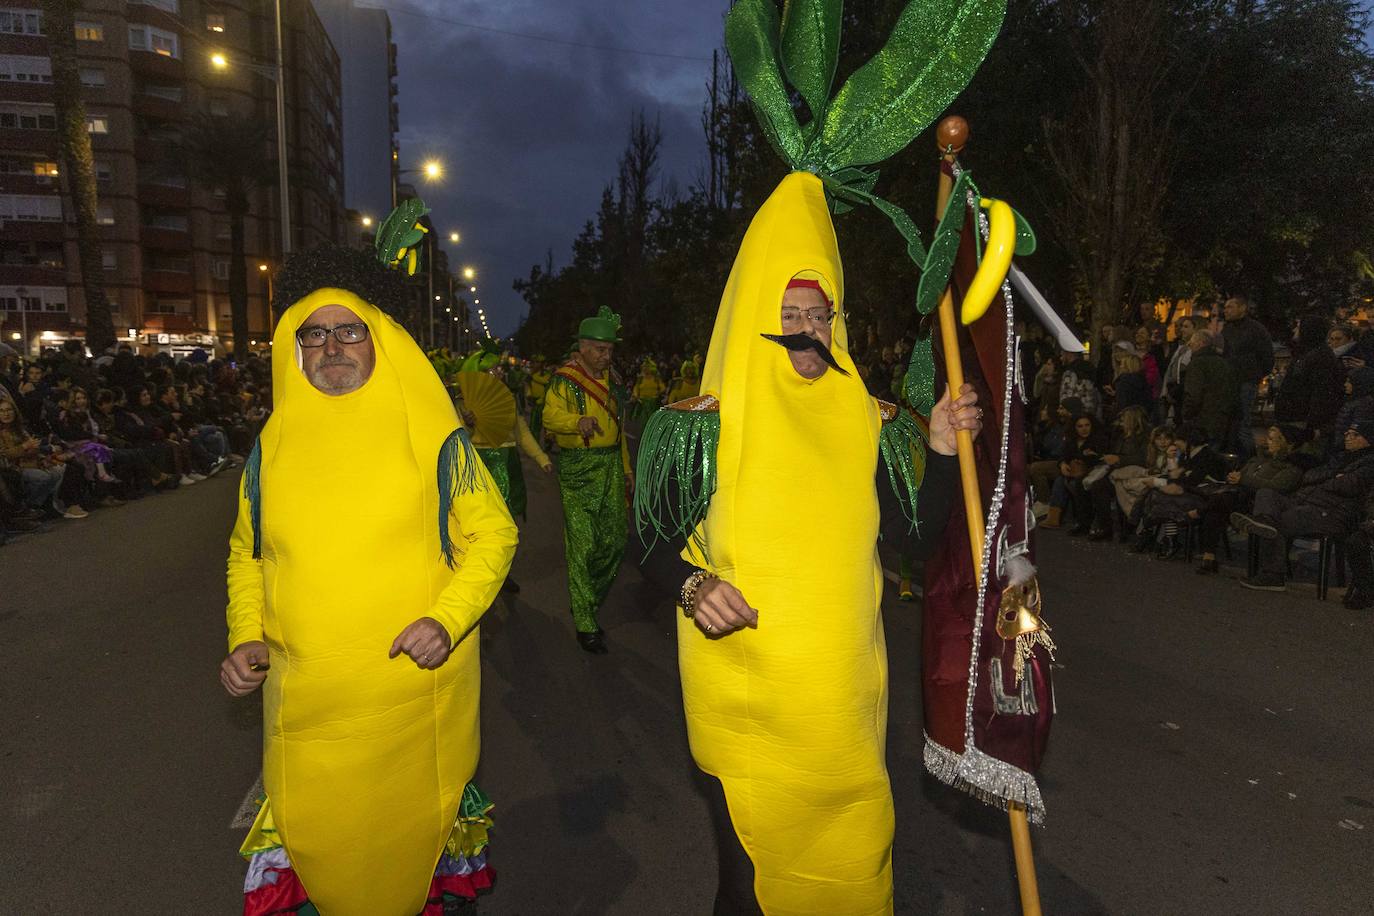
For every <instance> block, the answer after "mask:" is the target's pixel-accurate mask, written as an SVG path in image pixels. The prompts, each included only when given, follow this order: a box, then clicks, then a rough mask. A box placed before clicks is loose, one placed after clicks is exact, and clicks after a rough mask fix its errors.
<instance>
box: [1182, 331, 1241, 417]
mask: <svg viewBox="0 0 1374 916" xmlns="http://www.w3.org/2000/svg"><path fill="white" fill-rule="evenodd" d="M1239 413H1240V382H1239V381H1238V379H1237V378H1236V370H1235V368H1234V367H1233V366H1232V365H1231V364H1230V363H1229V362H1227V361H1226V360H1225V359H1223V358H1222V356H1221V354H1220V353H1218V352H1217V351H1216V350H1214V349H1212V348H1211V347H1206V348H1205V349H1202V350H1199V351H1197V352H1196V353H1194V354H1193V358H1192V360H1191V361H1189V363H1188V371H1187V372H1185V373H1184V374H1183V422H1184V423H1185V424H1187V425H1190V426H1200V427H1202V428H1203V429H1205V430H1206V431H1207V436H1208V438H1210V439H1213V440H1216V439H1223V438H1225V437H1226V435H1227V434H1228V433H1229V432H1230V429H1231V425H1232V424H1233V423H1234V422H1235V421H1236V420H1237V419H1238V415H1239Z"/></svg>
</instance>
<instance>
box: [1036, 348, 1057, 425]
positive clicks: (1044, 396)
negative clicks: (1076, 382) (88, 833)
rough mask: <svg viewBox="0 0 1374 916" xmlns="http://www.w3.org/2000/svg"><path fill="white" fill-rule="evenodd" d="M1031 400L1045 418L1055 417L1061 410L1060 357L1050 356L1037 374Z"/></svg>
mask: <svg viewBox="0 0 1374 916" xmlns="http://www.w3.org/2000/svg"><path fill="white" fill-rule="evenodd" d="M1031 400H1032V401H1033V402H1034V403H1035V405H1036V407H1037V408H1038V409H1039V410H1040V411H1041V412H1042V413H1043V415H1045V416H1051V417H1052V416H1054V415H1055V413H1056V412H1057V411H1058V408H1059V357H1058V356H1057V355H1052V356H1049V357H1047V358H1046V359H1045V362H1044V364H1043V365H1041V366H1040V368H1039V370H1037V371H1036V373H1035V380H1034V381H1033V382H1032V383H1031Z"/></svg>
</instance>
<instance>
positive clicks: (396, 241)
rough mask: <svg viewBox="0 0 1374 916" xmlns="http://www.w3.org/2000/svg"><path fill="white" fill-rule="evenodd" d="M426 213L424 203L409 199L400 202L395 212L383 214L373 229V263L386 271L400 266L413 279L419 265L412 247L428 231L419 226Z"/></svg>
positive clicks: (414, 249) (426, 208) (427, 208)
mask: <svg viewBox="0 0 1374 916" xmlns="http://www.w3.org/2000/svg"><path fill="white" fill-rule="evenodd" d="M427 213H429V207H426V206H425V202H424V201H422V200H420V198H418V197H411V198H408V199H406V200H403V201H401V203H400V204H399V205H398V206H397V207H396V209H394V210H392V211H391V212H390V213H389V214H387V217H386V219H385V220H383V221H382V224H381V226H379V227H378V228H377V239H376V242H375V247H376V250H377V260H379V261H381V262H382V263H383V264H384V265H386V266H387V267H399V266H401V264H402V262H404V264H405V268H406V272H407V273H408V274H410V275H411V276H414V275H415V268H416V266H417V265H418V263H419V257H418V252H417V250H416V247H415V246H417V245H419V244H420V242H421V241H422V240H423V239H424V237H425V233H426V232H428V231H429V230H427V229H426V228H425V227H424V226H422V225H420V218H421V217H423V216H424V215H425V214H427Z"/></svg>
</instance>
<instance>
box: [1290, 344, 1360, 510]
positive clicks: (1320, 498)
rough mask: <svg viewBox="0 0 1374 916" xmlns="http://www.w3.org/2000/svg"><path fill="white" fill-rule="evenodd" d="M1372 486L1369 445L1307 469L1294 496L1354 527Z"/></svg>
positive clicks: (1337, 455) (1339, 454)
mask: <svg viewBox="0 0 1374 916" xmlns="http://www.w3.org/2000/svg"><path fill="white" fill-rule="evenodd" d="M1328 352H1329V351H1328ZM1372 488H1374V447H1366V448H1362V449H1360V450H1359V451H1357V452H1350V451H1345V452H1339V453H1338V454H1336V455H1334V456H1332V458H1331V460H1330V461H1328V462H1327V463H1326V464H1323V465H1322V466H1320V467H1315V468H1313V469H1312V470H1310V471H1308V472H1307V473H1306V474H1304V475H1303V477H1302V486H1301V487H1300V488H1299V489H1298V492H1297V493H1296V494H1295V497H1296V498H1297V499H1298V500H1299V501H1300V502H1303V503H1306V504H1307V505H1309V506H1312V507H1313V508H1316V509H1320V510H1321V511H1323V512H1325V513H1327V514H1328V515H1329V516H1331V517H1333V518H1336V519H1338V520H1339V521H1340V522H1341V523H1342V524H1343V525H1344V526H1346V527H1347V528H1349V529H1350V530H1352V531H1353V530H1354V529H1355V527H1356V526H1357V525H1359V523H1360V520H1361V519H1362V518H1363V517H1364V510H1365V505H1364V504H1365V500H1366V499H1367V498H1368V497H1369V491H1370V490H1371V489H1372Z"/></svg>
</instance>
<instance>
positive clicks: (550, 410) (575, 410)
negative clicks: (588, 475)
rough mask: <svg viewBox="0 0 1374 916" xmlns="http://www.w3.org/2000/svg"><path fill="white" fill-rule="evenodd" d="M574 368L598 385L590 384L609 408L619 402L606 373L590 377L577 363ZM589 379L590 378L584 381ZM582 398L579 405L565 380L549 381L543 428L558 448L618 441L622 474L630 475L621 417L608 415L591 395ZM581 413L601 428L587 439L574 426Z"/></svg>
mask: <svg viewBox="0 0 1374 916" xmlns="http://www.w3.org/2000/svg"><path fill="white" fill-rule="evenodd" d="M574 371H575V372H578V373H581V374H582V376H583V380H584V384H593V383H597V384H599V388H597V387H595V384H593V387H594V389H595V390H596V393H597V394H598V396H600V398H601V400H603V401H605V402H606V403H607V404H608V405H610V406H611V407H612V409H615V408H617V407H619V406H620V405H618V404H616V401H615V399H614V396H613V395H611V394H610V393H609V391H610V383H609V381H608V377H607V375H606V374H604V373H603V374H602V375H600V376H598V377H592V376H590V375H589V374H587V373H585V372H584V371H583V370H582V369H581V367H580V366H579V367H578V369H576V370H574ZM588 379H590V381H587V380H588ZM583 402H584V403H583V404H582V405H581V406H579V405H578V402H577V397H576V396H575V395H574V394H573V392H572V390H570V387H569V385H568V384H566V383H562V382H560V383H559V384H557V385H554V384H550V385H549V390H548V394H547V395H546V396H545V398H544V428H545V429H546V430H548V431H549V432H551V433H553V434H554V441H555V442H557V443H558V447H559V448H569V449H571V448H607V447H609V446H613V445H617V444H618V445H619V446H620V455H621V459H622V463H623V464H624V466H625V474H626V476H629V475H630V474H631V468H630V449H629V445H628V444H627V443H626V442H625V437H624V436H623V435H621V432H620V418H619V417H618V416H616V417H613V416H611V414H610V413H609V412H607V410H606V408H605V407H602V406H601V404H599V403H597V399H596V398H594V397H589V396H584V398H583ZM583 417H592V418H593V419H595V420H596V422H597V423H598V424H599V425H600V427H601V431H600V432H598V433H597V434H596V435H594V436H592V437H591V438H590V439H587V440H584V439H583V438H582V434H581V433H580V432H578V429H577V421H578V420H580V419H582V418H583Z"/></svg>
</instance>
